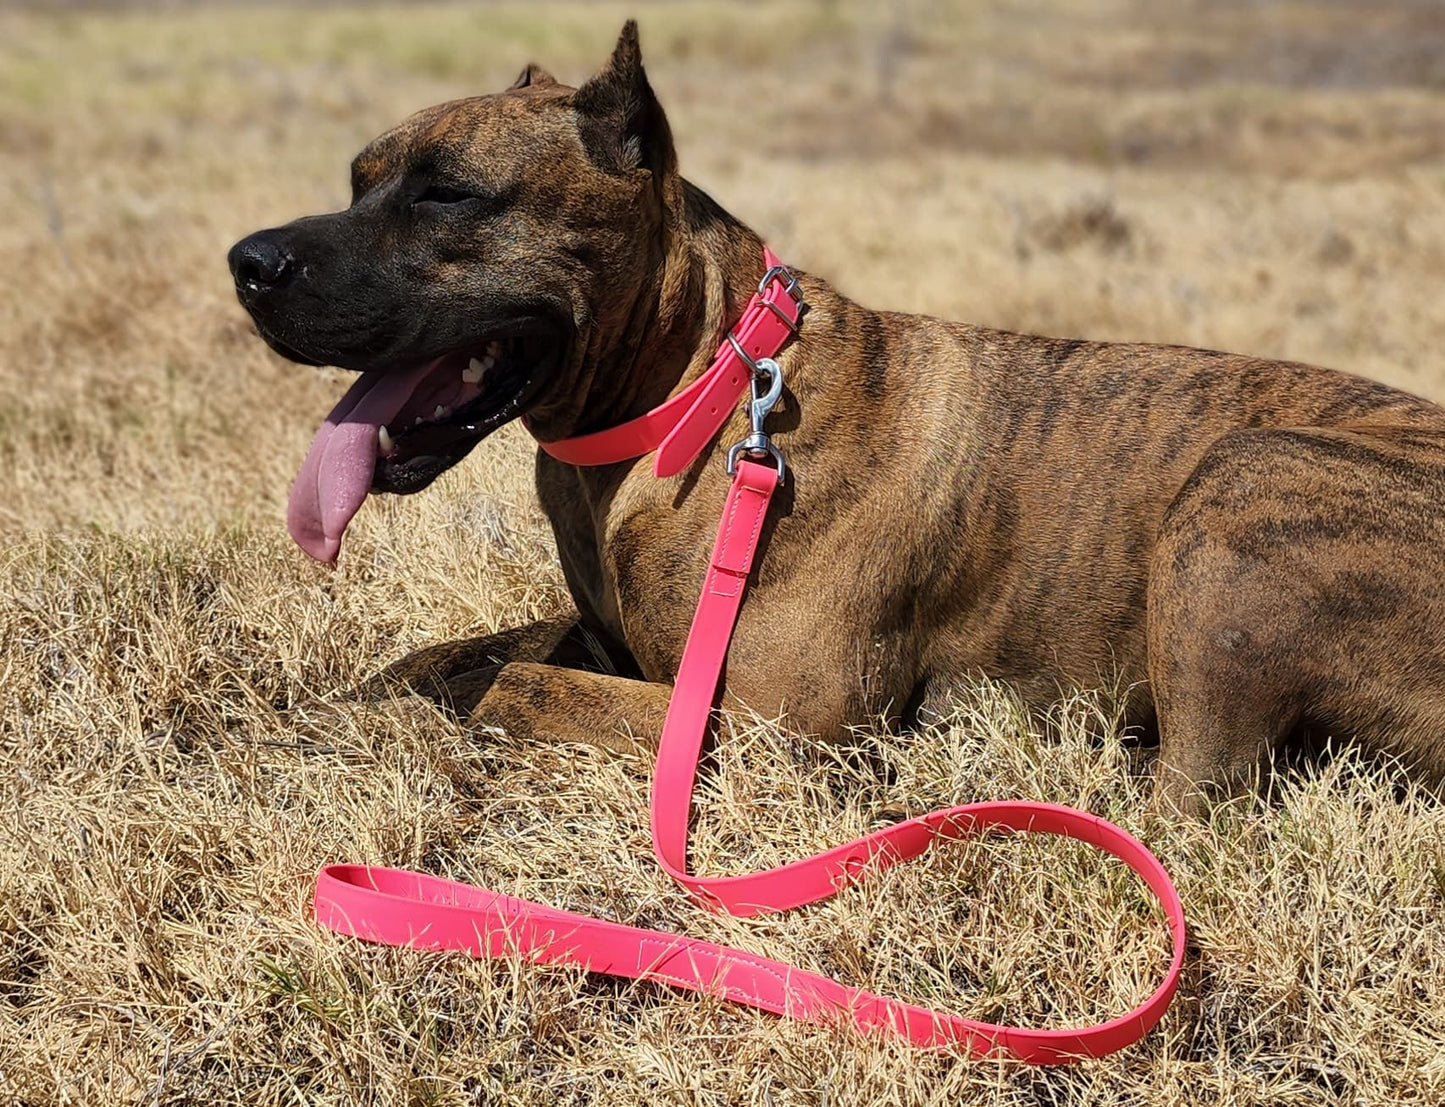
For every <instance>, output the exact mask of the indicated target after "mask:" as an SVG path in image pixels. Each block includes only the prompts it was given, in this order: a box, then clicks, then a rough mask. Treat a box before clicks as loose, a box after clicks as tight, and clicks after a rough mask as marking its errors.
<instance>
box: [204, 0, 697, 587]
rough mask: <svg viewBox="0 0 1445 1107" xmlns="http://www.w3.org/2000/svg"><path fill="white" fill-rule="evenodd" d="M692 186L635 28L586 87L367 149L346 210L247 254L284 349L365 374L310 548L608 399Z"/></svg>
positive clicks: (328, 468) (333, 459)
mask: <svg viewBox="0 0 1445 1107" xmlns="http://www.w3.org/2000/svg"><path fill="white" fill-rule="evenodd" d="M675 181H676V167H675V155H674V153H673V146H672V139H671V135H670V133H669V131H668V127H667V122H666V119H665V117H664V116H663V113H662V109H661V107H660V106H659V105H658V103H657V99H656V97H655V96H654V95H653V92H652V89H651V87H650V86H649V84H648V81H647V76H646V74H645V73H644V72H643V69H642V58H641V52H640V50H639V48H638V41H637V26H636V24H635V23H632V22H629V23H628V24H627V25H626V26H625V27H624V28H623V31H622V36H621V37H620V38H619V40H618V42H617V47H616V49H615V51H614V52H613V54H612V58H611V60H610V61H609V62H608V64H607V66H606V67H605V68H604V69H603V70H602V71H601V72H600V73H599V74H597V75H596V76H595V77H593V78H592V79H591V80H589V81H587V82H586V83H584V84H583V85H582V86H581V87H580V88H576V89H574V88H570V87H568V86H566V85H563V84H560V83H559V82H557V81H556V80H554V79H553V78H552V77H551V76H549V75H548V74H547V73H545V72H544V71H543V70H541V69H539V68H538V67H536V66H534V65H529V66H528V67H527V68H526V69H525V70H523V72H522V74H521V76H520V77H518V78H517V80H516V82H515V83H514V84H513V85H512V86H511V87H510V88H509V89H507V90H506V91H505V92H502V93H500V94H497V95H493V96H481V97H475V98H472V99H467V100H458V101H455V102H453V103H448V104H442V105H440V106H438V107H435V108H431V109H428V110H426V111H423V112H421V113H419V114H417V115H415V116H413V117H412V118H410V119H408V120H407V121H406V122H404V123H402V124H401V125H400V126H398V127H396V128H395V129H393V130H391V131H388V132H387V133H386V134H384V135H382V136H381V137H380V138H378V139H377V140H376V141H374V142H373V143H371V144H370V145H369V146H368V147H367V148H366V149H365V150H363V151H362V152H361V154H360V155H358V156H357V158H356V160H355V161H354V162H353V163H352V167H351V185H352V200H351V206H350V207H348V208H347V209H346V210H345V211H340V212H335V213H333V214H328V215H317V216H310V217H308V218H304V219H298V220H296V221H295V222H293V223H288V224H286V225H285V226H283V227H277V228H275V229H272V230H265V231H260V232H258V233H256V234H253V235H250V236H249V237H247V238H244V239H242V240H241V241H240V242H238V243H236V245H235V246H234V247H232V249H231V252H230V258H229V260H230V266H231V272H232V274H233V276H234V277H235V281H236V291H237V294H238V296H239V297H240V299H241V302H242V304H244V305H245V307H246V309H247V310H248V311H249V312H250V313H251V316H252V318H253V319H254V320H255V322H256V327H257V329H258V330H259V331H260V333H261V335H262V336H263V337H264V338H265V339H266V341H267V342H268V343H269V344H270V345H271V347H272V348H273V349H274V350H276V351H277V352H278V353H280V354H283V355H284V356H286V357H289V358H291V359H293V360H295V361H299V362H303V363H307V364H316V365H335V366H339V367H341V368H344V369H352V370H356V371H358V372H360V373H361V374H362V376H361V377H360V379H359V380H358V381H357V382H356V384H355V385H354V386H353V387H352V389H351V390H350V391H349V392H348V393H347V395H346V397H345V398H344V399H343V400H342V402H341V403H340V404H339V405H338V406H337V408H336V409H335V410H334V411H333V412H332V413H331V415H330V416H329V417H328V418H327V421H326V423H325V425H324V426H323V427H322V429H321V431H320V432H319V433H318V434H317V436H316V440H315V442H314V443H313V445H312V448H311V452H310V454H309V455H308V457H307V459H306V462H305V464H304V466H303V468H302V470H301V473H300V475H299V476H298V477H297V481H296V486H295V488H294V489H293V491H292V495H291V504H290V509H289V512H288V520H287V521H288V526H289V527H290V529H291V533H292V535H293V536H294V537H295V538H296V540H297V541H298V542H299V543H300V544H301V545H302V547H303V548H304V549H306V551H307V552H308V553H310V554H311V555H312V556H314V557H317V558H320V559H322V560H325V561H331V560H334V559H335V557H336V553H337V551H338V549H339V548H340V544H341V535H342V532H343V531H344V530H345V528H346V525H347V523H349V522H350V520H351V517H352V516H353V515H354V514H355V513H356V511H357V510H358V509H359V507H360V506H361V503H362V501H363V500H364V499H365V497H366V495H367V493H368V492H369V491H371V490H373V489H374V490H377V491H387V492H413V491H417V490H419V489H421V488H424V487H426V486H427V485H428V484H430V483H431V482H432V481H433V480H434V479H435V478H436V477H437V476H438V475H439V474H440V473H442V472H443V471H445V470H446V469H448V468H450V467H451V466H452V465H454V464H456V463H457V462H458V461H459V460H461V459H462V458H463V457H464V456H466V454H467V453H468V452H469V451H470V450H471V449H472V448H473V447H474V446H475V445H476V444H477V443H478V442H480V441H481V440H482V439H483V438H485V437H486V436H487V435H488V434H490V433H491V432H492V431H494V430H496V429H497V428H498V427H500V426H502V425H503V424H504V423H507V422H508V421H510V420H512V419H514V418H516V417H517V416H519V415H522V414H525V413H527V412H529V411H530V412H544V411H545V410H546V408H547V406H548V405H549V404H556V403H559V402H563V399H564V398H565V399H566V402H569V403H574V404H575V403H576V397H578V396H579V395H580V394H585V393H586V392H587V391H588V390H590V389H592V388H605V387H606V383H607V382H605V381H594V380H591V379H588V378H587V374H588V372H589V370H590V366H591V363H592V362H593V361H594V360H595V359H592V358H589V357H588V352H589V350H595V348H596V346H597V344H598V343H599V342H600V341H605V332H606V330H607V328H608V327H609V326H616V325H618V323H617V321H618V320H619V319H620V318H621V317H624V316H625V315H626V314H627V313H628V312H629V310H630V308H631V305H632V304H634V303H635V302H636V299H637V297H638V294H639V292H640V290H641V288H642V287H643V285H644V283H645V282H646V281H647V279H648V274H649V273H650V272H652V271H653V270H654V268H655V266H656V264H657V261H658V260H659V257H660V254H661V251H662V248H663V246H662V225H663V214H664V209H665V206H666V205H667V203H668V195H669V189H670V188H672V187H673V186H674V184H675Z"/></svg>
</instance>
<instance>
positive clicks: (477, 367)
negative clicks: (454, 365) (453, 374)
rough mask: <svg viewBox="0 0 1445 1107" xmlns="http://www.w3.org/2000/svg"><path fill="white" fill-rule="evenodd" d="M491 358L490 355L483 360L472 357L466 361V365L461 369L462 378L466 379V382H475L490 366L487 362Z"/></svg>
mask: <svg viewBox="0 0 1445 1107" xmlns="http://www.w3.org/2000/svg"><path fill="white" fill-rule="evenodd" d="M491 360H492V359H491V358H490V357H489V358H487V361H485V362H483V361H478V360H477V359H476V358H472V360H471V361H469V362H467V367H466V368H465V369H463V370H462V380H464V381H466V382H467V384H476V383H477V382H478V381H479V380H481V379H482V374H483V373H485V372H486V371H487V370H488V369H489V368H490V367H491V366H490V365H489V364H488V363H489V362H490V361H491Z"/></svg>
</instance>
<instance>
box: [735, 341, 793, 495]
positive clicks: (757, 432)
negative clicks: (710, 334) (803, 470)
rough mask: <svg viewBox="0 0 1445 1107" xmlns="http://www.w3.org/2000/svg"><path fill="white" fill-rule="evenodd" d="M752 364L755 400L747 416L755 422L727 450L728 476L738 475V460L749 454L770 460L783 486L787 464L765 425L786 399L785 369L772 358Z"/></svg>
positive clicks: (759, 359)
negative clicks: (771, 414)
mask: <svg viewBox="0 0 1445 1107" xmlns="http://www.w3.org/2000/svg"><path fill="white" fill-rule="evenodd" d="M729 337H731V336H729ZM750 364H751V367H752V370H753V376H752V399H751V400H750V401H749V402H748V417H749V419H750V421H751V423H752V433H751V434H749V435H748V436H747V437H746V438H744V439H743V440H742V441H741V442H739V443H738V444H737V445H735V446H734V447H733V448H732V449H730V450H729V451H728V462H727V472H728V476H730V477H731V476H734V475H736V473H737V468H738V465H737V463H738V457H739V456H740V455H742V454H747V455H748V456H749V457H751V458H753V459H754V460H757V461H761V460H762V459H763V458H766V457H771V458H772V459H773V463H774V464H775V465H776V466H777V468H778V483H779V484H782V483H783V480H784V479H785V477H786V474H787V465H786V464H785V463H784V461H783V452H782V451H781V450H780V449H778V447H777V446H775V445H774V444H773V440H772V439H771V438H769V437H768V432H767V431H766V430H765V429H764V428H763V422H764V420H766V419H767V417H768V413H769V412H770V411H772V410H773V408H775V407H776V406H777V404H778V401H779V400H780V399H781V398H782V396H783V367H782V366H781V365H779V364H778V363H777V362H776V361H774V360H773V359H772V358H770V357H762V358H758V359H757V361H753V362H751V363H750ZM764 377H766V378H767V379H768V384H767V388H766V389H764V388H763V385H762V378H764Z"/></svg>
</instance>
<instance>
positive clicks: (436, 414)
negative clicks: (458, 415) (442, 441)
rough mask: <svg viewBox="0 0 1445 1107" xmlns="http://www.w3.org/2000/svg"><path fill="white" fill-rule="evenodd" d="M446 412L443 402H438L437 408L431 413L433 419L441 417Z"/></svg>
mask: <svg viewBox="0 0 1445 1107" xmlns="http://www.w3.org/2000/svg"><path fill="white" fill-rule="evenodd" d="M446 413H447V409H446V408H444V407H442V405H441V404H437V409H436V410H435V411H433V412H432V413H431V417H432V418H433V419H441V418H444V417H445V416H446Z"/></svg>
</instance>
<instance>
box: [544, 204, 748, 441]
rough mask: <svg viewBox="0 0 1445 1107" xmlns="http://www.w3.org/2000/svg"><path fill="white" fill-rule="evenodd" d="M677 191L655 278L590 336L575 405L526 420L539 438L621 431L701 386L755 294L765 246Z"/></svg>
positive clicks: (711, 206) (729, 219)
mask: <svg viewBox="0 0 1445 1107" xmlns="http://www.w3.org/2000/svg"><path fill="white" fill-rule="evenodd" d="M678 184H679V186H680V187H679V188H678V190H677V192H676V195H675V197H674V198H673V200H672V202H671V203H669V205H668V208H669V210H668V214H667V217H666V218H665V220H664V227H663V232H664V233H663V235H662V236H661V238H662V243H661V246H660V248H659V253H658V256H657V257H656V259H655V260H654V262H653V264H652V275H651V276H650V277H649V278H648V279H647V280H646V281H644V282H643V284H642V286H641V288H640V290H639V292H638V294H637V296H636V297H635V298H634V299H633V300H632V302H631V303H630V304H629V305H627V307H626V308H625V310H623V311H622V312H620V313H619V314H618V315H617V316H616V319H615V321H614V322H612V324H611V325H610V326H609V325H607V324H606V322H605V321H599V323H598V325H597V326H595V327H594V328H593V330H592V331H591V333H590V334H589V337H588V342H587V348H586V349H585V350H584V351H583V354H582V365H581V372H580V376H581V378H582V379H581V380H580V381H579V382H578V383H579V385H580V387H579V388H578V389H577V390H576V391H575V392H574V393H573V395H574V396H575V397H576V399H575V400H572V401H571V402H565V403H563V404H560V405H557V406H555V407H552V408H551V409H550V410H547V411H545V412H538V413H537V414H536V415H534V416H533V417H532V418H530V419H529V425H530V426H531V428H532V431H533V433H534V434H536V435H538V437H540V438H543V439H544V440H552V439H558V438H565V437H570V436H573V435H579V434H587V433H590V432H592V431H597V430H602V429H605V428H607V427H611V426H616V425H617V424H619V423H623V422H626V421H627V420H629V419H632V418H635V417H636V416H638V415H642V414H643V413H645V412H647V411H648V410H650V409H651V408H653V407H656V406H657V405H658V404H660V403H662V402H663V401H664V400H666V399H667V398H668V397H669V396H670V395H672V394H674V393H675V392H677V391H678V390H679V389H681V388H683V387H685V386H686V385H687V384H689V383H690V382H692V381H693V380H696V379H697V377H698V376H699V375H701V374H702V372H703V371H704V370H705V369H706V368H707V366H708V364H709V363H710V362H711V360H712V356H713V354H714V353H715V352H716V350H717V347H718V344H719V343H720V342H722V340H723V337H724V335H726V333H727V331H728V328H729V327H731V326H733V325H734V324H735V323H736V322H737V319H738V316H739V314H740V313H741V312H742V309H743V307H744V305H745V304H746V303H747V300H748V297H749V296H750V295H751V294H752V292H753V290H754V289H755V288H756V286H757V282H758V278H759V277H761V276H762V272H763V260H762V258H763V244H762V240H761V239H760V238H759V237H758V235H757V234H756V233H754V232H753V231H752V230H750V229H749V228H748V227H746V226H745V225H743V224H742V223H741V222H739V221H738V220H737V219H734V218H733V217H732V216H731V215H729V214H728V213H727V212H726V211H724V210H723V209H722V208H720V207H719V206H718V205H717V204H716V203H715V202H714V201H713V200H712V198H711V197H709V196H708V195H707V194H706V193H704V192H703V191H702V190H701V189H698V188H696V187H694V186H693V185H691V184H689V183H687V182H686V181H679V182H678Z"/></svg>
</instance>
